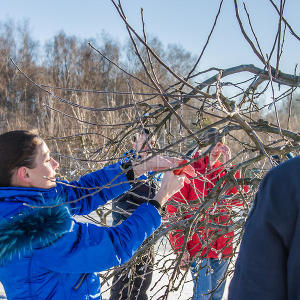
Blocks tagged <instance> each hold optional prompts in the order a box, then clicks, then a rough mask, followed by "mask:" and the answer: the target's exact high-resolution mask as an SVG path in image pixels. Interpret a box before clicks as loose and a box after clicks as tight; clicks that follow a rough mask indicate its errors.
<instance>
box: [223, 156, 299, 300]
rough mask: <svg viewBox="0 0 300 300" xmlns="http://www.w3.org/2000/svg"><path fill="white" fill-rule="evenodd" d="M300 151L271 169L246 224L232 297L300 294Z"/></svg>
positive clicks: (290, 298) (277, 299)
mask: <svg viewBox="0 0 300 300" xmlns="http://www.w3.org/2000/svg"><path fill="white" fill-rule="evenodd" d="M299 279H300V157H296V158H294V159H290V160H288V161H286V162H284V163H282V164H280V165H279V166H277V167H275V168H273V169H271V170H270V171H269V173H268V174H267V175H266V176H265V178H264V179H263V181H262V183H261V185H260V188H259V190H258V192H257V194H256V198H255V201H254V205H253V208H252V210H251V211H250V214H249V217H248V219H247V222H246V225H245V233H244V236H243V240H242V243H241V248H240V252H239V256H238V259H237V263H236V267H235V273H234V277H233V279H232V281H231V285H230V288H229V297H228V299H229V300H254V299H255V300H300V284H299Z"/></svg>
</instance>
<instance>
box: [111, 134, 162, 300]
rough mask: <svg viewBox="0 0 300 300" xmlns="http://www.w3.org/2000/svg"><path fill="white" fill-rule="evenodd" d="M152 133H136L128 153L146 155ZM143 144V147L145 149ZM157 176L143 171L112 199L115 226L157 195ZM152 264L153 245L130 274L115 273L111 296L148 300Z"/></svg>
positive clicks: (123, 298)
mask: <svg viewBox="0 0 300 300" xmlns="http://www.w3.org/2000/svg"><path fill="white" fill-rule="evenodd" d="M149 133H150V132H149V131H148V130H147V129H144V130H143V132H142V134H141V135H140V136H139V138H138V136H135V137H134V140H133V143H132V146H133V150H134V151H132V152H131V153H130V154H129V155H134V156H136V155H137V156H141V157H146V155H147V151H148V150H149V149H150V148H151V147H153V145H154V141H153V139H151V140H148V137H149ZM143 144H145V145H143ZM143 146H144V147H143ZM141 147H143V150H142V151H141ZM157 179H159V176H155V177H154V178H147V176H145V175H143V177H141V178H140V180H141V181H139V182H136V183H134V184H133V185H132V188H131V190H130V192H129V193H125V194H123V195H121V196H120V197H119V198H117V199H115V200H113V202H112V208H113V212H112V217H113V226H117V225H118V224H120V223H122V222H123V221H125V220H126V219H127V218H128V217H129V216H130V215H131V214H132V213H133V212H134V211H135V209H136V208H137V207H138V206H139V205H141V204H142V203H144V202H147V201H148V200H150V199H153V198H154V196H155V194H156V185H157V181H159V180H157ZM155 181H156V182H155ZM153 265H154V249H153V247H150V248H149V249H148V250H147V251H145V252H144V253H143V254H142V255H140V256H139V257H138V258H137V263H136V264H134V265H133V266H132V267H131V269H130V274H128V272H127V269H126V270H125V272H124V270H122V269H121V270H120V271H119V272H118V273H117V274H116V275H115V276H114V278H113V283H112V288H111V295H110V300H119V299H120V300H127V299H128V300H129V299H130V300H131V299H132V300H147V299H148V296H147V290H148V288H149V287H150V285H151V280H152V276H153Z"/></svg>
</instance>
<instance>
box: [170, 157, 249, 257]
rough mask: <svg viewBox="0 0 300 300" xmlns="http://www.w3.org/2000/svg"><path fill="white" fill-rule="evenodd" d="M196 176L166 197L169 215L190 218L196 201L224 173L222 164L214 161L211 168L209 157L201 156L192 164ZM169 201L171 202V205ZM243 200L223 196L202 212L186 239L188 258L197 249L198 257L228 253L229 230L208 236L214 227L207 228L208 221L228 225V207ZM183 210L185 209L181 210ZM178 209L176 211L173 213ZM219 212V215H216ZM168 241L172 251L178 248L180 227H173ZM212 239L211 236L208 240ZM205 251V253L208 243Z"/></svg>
mask: <svg viewBox="0 0 300 300" xmlns="http://www.w3.org/2000/svg"><path fill="white" fill-rule="evenodd" d="M198 156H199V153H196V155H195V157H194V158H196V157H198ZM192 166H193V167H194V169H195V171H196V173H197V175H198V177H197V178H196V179H193V180H191V183H190V184H186V183H185V185H184V186H183V188H182V189H181V190H180V191H179V192H178V193H176V194H175V195H173V196H172V198H170V199H169V203H170V204H169V205H167V211H168V213H169V217H171V216H172V215H174V214H176V213H177V214H179V213H180V216H181V217H182V218H183V219H187V218H190V217H191V215H192V214H193V213H191V211H194V212H196V210H197V209H198V207H199V205H200V203H203V201H204V200H205V197H206V196H207V195H208V194H209V191H210V190H211V189H212V188H213V187H214V185H215V184H216V182H217V181H218V180H219V178H220V177H222V176H224V175H226V173H227V171H226V170H225V169H224V167H223V166H222V163H221V162H220V161H216V162H215V164H214V165H213V166H212V167H211V166H210V163H209V157H208V156H205V157H203V158H201V159H199V160H198V161H195V162H194V163H192ZM235 178H237V179H238V178H241V173H240V171H237V172H236V173H235ZM240 191H241V192H247V191H248V186H244V187H241V188H240ZM237 192H238V189H237V187H234V188H233V189H231V190H228V191H227V192H226V195H231V194H237ZM174 201H175V202H179V203H185V204H188V206H189V208H188V210H187V209H185V208H186V205H180V204H179V203H174ZM172 202H173V205H172V204H171V203H172ZM241 205H243V202H242V201H240V200H239V199H232V198H231V199H225V200H220V201H218V202H217V203H214V204H213V205H212V206H211V207H210V208H209V209H207V210H206V211H205V213H204V214H203V215H202V216H201V217H200V219H199V220H198V222H197V224H200V225H199V226H193V227H192V228H193V232H191V233H190V235H191V237H192V238H191V239H190V240H189V241H188V242H187V250H188V252H189V254H190V256H191V257H193V256H195V255H196V254H197V253H198V252H199V251H201V256H202V257H208V258H221V257H222V258H228V257H230V256H231V255H232V238H233V232H229V233H227V234H224V235H222V236H221V237H219V238H218V239H217V240H216V239H215V238H212V237H213V235H214V234H215V232H216V229H214V228H208V227H207V226H205V225H207V224H208V223H214V224H222V225H229V224H230V223H231V221H230V217H229V213H230V211H231V210H232V206H241ZM178 210H179V211H178ZM184 210H185V211H184ZM177 211H178V212H177ZM220 214H221V215H220ZM169 238H170V242H171V244H172V246H173V248H174V249H175V251H180V250H181V248H182V245H183V242H184V235H183V233H182V230H175V231H173V232H171V233H170V234H169ZM211 238H212V239H211ZM209 239H211V241H210V244H209V245H208V246H209V247H208V248H209V251H208V253H207V245H203V247H202V244H203V243H208V242H209V241H208V240H209Z"/></svg>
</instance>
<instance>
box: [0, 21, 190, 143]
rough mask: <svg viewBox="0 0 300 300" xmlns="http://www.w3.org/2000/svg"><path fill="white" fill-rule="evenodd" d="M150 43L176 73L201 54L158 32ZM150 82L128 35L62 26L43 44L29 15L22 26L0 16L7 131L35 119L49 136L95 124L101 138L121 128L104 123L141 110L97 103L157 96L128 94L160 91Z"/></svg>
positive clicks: (1, 95)
mask: <svg viewBox="0 0 300 300" xmlns="http://www.w3.org/2000/svg"><path fill="white" fill-rule="evenodd" d="M89 42H90V44H91V45H92V46H93V47H94V48H95V49H97V50H98V51H97V50H94V49H92V47H91V46H90V45H89ZM148 43H149V45H150V46H151V47H152V48H153V49H154V50H155V52H156V53H157V54H158V55H159V56H160V57H161V58H162V59H163V60H164V61H165V62H166V64H167V65H168V66H170V67H171V68H172V69H173V70H174V71H175V72H177V73H178V74H183V75H184V74H187V73H188V71H189V70H190V69H191V68H192V66H193V64H194V62H195V57H193V56H192V55H191V53H189V52H188V51H186V50H184V49H183V48H181V47H180V46H177V45H168V46H167V47H165V46H164V45H163V44H162V43H161V42H160V41H159V40H158V39H157V38H152V39H150V41H148ZM137 47H139V44H138V43H137ZM140 55H142V56H143V58H144V61H145V64H148V66H147V67H149V64H150V61H149V59H148V57H147V52H146V51H145V50H143V49H142V48H141V49H140ZM10 58H12V59H13V61H14V62H15V64H16V65H17V67H18V68H20V70H21V71H22V72H24V74H21V72H19V71H18V70H17V68H16V66H15V65H14V64H13V63H12V62H11V61H10ZM151 64H152V65H153V67H154V68H155V76H156V77H157V80H158V81H159V83H160V85H161V87H162V89H165V88H167V87H168V86H170V85H172V84H173V83H174V79H173V78H172V77H171V76H170V75H169V73H168V71H167V70H166V69H165V68H163V67H162V66H161V65H160V64H159V63H158V62H157V61H156V60H155V59H152V60H151ZM116 65H117V66H119V67H120V68H122V69H123V70H126V71H127V72H129V73H130V74H132V75H133V76H134V77H136V78H138V80H136V79H133V77H131V76H128V74H127V73H126V72H124V71H123V70H121V69H120V68H118V67H116ZM26 76H27V77H28V78H26ZM36 84H37V85H38V86H37V85H36ZM150 86H151V83H150V82H149V79H148V78H147V76H146V74H145V69H144V67H143V65H142V64H141V63H140V61H139V59H138V58H137V56H136V50H135V49H134V47H133V44H132V43H131V42H130V41H128V42H127V43H126V44H125V45H121V44H120V43H118V42H117V41H115V40H113V39H112V38H110V37H109V36H107V35H105V34H102V36H101V37H100V38H98V39H96V38H94V39H89V40H81V39H78V38H77V37H75V36H69V35H66V34H65V33H64V32H60V33H59V34H57V35H55V36H54V37H53V38H52V39H51V40H49V41H47V42H46V43H45V45H40V43H39V41H36V40H34V39H33V38H32V36H31V34H30V30H29V24H28V23H26V22H24V23H23V24H21V25H20V26H17V25H16V24H15V23H14V22H13V21H7V22H5V23H0V121H1V123H0V126H1V129H0V131H1V132H4V131H6V130H10V129H16V128H30V127H37V128H38V129H39V130H40V132H41V133H42V134H43V135H44V136H45V137H63V136H70V135H75V134H84V133H90V132H94V133H97V134H99V135H98V136H97V137H94V138H93V140H94V141H95V138H96V140H97V142H99V143H101V142H103V137H102V138H101V136H102V135H103V136H107V137H113V136H114V135H116V134H118V132H119V129H120V127H118V128H114V127H110V126H105V125H109V124H117V123H126V122H128V120H130V119H131V117H130V115H132V114H136V112H135V110H134V109H132V108H130V109H120V110H115V111H101V110H100V111H99V110H98V111H97V108H106V107H115V108H117V107H118V106H124V105H126V104H128V103H133V102H134V101H141V100H142V99H145V98H148V99H149V98H150V97H152V98H153V100H152V102H153V103H155V101H156V100H155V97H154V96H151V95H149V96H139V95H135V96H132V95H130V91H132V90H134V91H135V92H139V93H146V94H147V95H148V94H149V93H150V94H151V93H153V92H154V91H153V89H152V88H151V87H150ZM53 87H55V88H53ZM96 91H98V92H96ZM52 94H54V95H55V96H53V95H52ZM142 97H143V98H142ZM66 101H68V102H70V103H71V104H72V105H70V104H68V103H66ZM82 107H83V108H82ZM121 127H122V126H121ZM101 139H102V140H101ZM104 139H105V138H104ZM81 140H82V138H81ZM87 140H89V139H87Z"/></svg>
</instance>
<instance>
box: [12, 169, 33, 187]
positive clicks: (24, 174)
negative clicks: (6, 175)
mask: <svg viewBox="0 0 300 300" xmlns="http://www.w3.org/2000/svg"><path fill="white" fill-rule="evenodd" d="M12 183H13V185H16V186H24V187H26V186H30V176H29V173H28V169H27V168H26V167H19V168H18V169H17V170H16V171H15V173H14V174H13V176H12Z"/></svg>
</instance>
